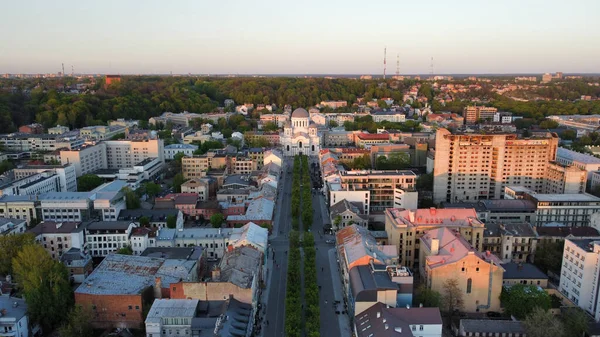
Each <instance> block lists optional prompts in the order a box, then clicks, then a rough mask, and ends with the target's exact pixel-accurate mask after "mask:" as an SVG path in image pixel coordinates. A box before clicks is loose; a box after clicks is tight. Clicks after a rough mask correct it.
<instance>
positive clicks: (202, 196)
mask: <svg viewBox="0 0 600 337" xmlns="http://www.w3.org/2000/svg"><path fill="white" fill-rule="evenodd" d="M209 189H210V181H209V180H208V179H207V178H194V179H190V180H188V181H186V182H184V183H183V184H181V193H198V200H199V201H206V200H208V197H209Z"/></svg>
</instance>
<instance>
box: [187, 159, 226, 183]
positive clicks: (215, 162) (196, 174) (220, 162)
mask: <svg viewBox="0 0 600 337" xmlns="http://www.w3.org/2000/svg"><path fill="white" fill-rule="evenodd" d="M225 167H227V156H225V155H224V154H215V153H207V154H205V155H201V156H193V157H183V158H181V171H182V173H183V177H184V178H185V179H193V178H200V177H204V176H205V175H206V171H208V170H210V169H222V168H225Z"/></svg>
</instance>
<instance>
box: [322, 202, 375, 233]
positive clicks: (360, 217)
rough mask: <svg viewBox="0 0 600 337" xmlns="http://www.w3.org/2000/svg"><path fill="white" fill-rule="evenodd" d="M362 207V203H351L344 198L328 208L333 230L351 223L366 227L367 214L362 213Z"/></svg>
mask: <svg viewBox="0 0 600 337" xmlns="http://www.w3.org/2000/svg"><path fill="white" fill-rule="evenodd" d="M362 208H363V207H362V203H356V202H355V203H352V202H349V201H348V200H346V199H344V200H340V201H338V202H337V203H336V204H334V205H332V206H331V207H330V208H329V216H330V220H331V224H332V225H333V227H332V228H333V230H338V229H340V228H344V227H346V226H350V225H352V224H356V225H359V226H362V227H367V225H368V224H369V216H368V215H366V214H365V213H364V211H363V209H362ZM338 222H339V223H338Z"/></svg>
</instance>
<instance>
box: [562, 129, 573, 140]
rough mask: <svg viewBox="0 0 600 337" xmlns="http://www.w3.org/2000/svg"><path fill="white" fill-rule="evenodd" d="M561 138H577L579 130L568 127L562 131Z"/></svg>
mask: <svg viewBox="0 0 600 337" xmlns="http://www.w3.org/2000/svg"><path fill="white" fill-rule="evenodd" d="M560 138H562V139H563V140H575V139H577V131H575V130H573V129H567V130H565V131H563V132H562V134H561V135H560Z"/></svg>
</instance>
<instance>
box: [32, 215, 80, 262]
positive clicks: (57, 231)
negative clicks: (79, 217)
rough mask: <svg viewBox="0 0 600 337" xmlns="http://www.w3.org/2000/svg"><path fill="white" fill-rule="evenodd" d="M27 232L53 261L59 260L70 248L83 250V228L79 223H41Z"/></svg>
mask: <svg viewBox="0 0 600 337" xmlns="http://www.w3.org/2000/svg"><path fill="white" fill-rule="evenodd" d="M29 232H30V233H32V234H33V235H34V236H35V239H36V241H37V242H38V243H39V244H40V245H42V246H43V247H44V249H46V251H47V252H48V254H50V256H52V258H53V259H59V258H60V257H61V256H62V255H63V253H66V252H67V251H68V250H69V249H71V248H78V249H81V250H84V248H85V237H84V226H82V225H81V222H54V221H42V222H41V223H39V224H38V225H37V226H35V227H34V228H32V229H31V230H29Z"/></svg>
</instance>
